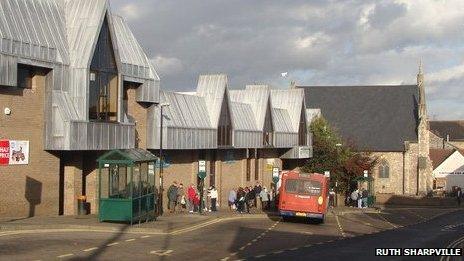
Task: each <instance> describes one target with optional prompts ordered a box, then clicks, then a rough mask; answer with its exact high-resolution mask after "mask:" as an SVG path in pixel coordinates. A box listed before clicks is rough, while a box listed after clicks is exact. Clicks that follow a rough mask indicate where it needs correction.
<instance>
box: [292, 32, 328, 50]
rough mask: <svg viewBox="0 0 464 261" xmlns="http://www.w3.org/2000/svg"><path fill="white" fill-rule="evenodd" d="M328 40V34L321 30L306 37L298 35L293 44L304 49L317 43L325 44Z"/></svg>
mask: <svg viewBox="0 0 464 261" xmlns="http://www.w3.org/2000/svg"><path fill="white" fill-rule="evenodd" d="M329 41H330V36H328V35H326V34H325V33H323V32H317V33H315V34H313V35H310V36H306V37H299V38H298V39H297V40H296V41H295V46H296V47H297V48H299V49H306V48H310V47H313V46H315V45H318V44H327V43H328V42H329Z"/></svg>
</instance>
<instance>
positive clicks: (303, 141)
mask: <svg viewBox="0 0 464 261" xmlns="http://www.w3.org/2000/svg"><path fill="white" fill-rule="evenodd" d="M298 145H300V146H306V145H308V140H307V129H306V117H305V111H304V108H303V109H302V111H301V116H300V124H299V127H298Z"/></svg>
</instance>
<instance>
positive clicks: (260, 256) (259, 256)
mask: <svg viewBox="0 0 464 261" xmlns="http://www.w3.org/2000/svg"><path fill="white" fill-rule="evenodd" d="M265 256H266V255H258V256H255V258H262V257H265Z"/></svg>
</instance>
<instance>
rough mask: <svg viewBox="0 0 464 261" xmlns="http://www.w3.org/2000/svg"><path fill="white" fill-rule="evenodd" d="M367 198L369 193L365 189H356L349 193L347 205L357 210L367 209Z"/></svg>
mask: <svg viewBox="0 0 464 261" xmlns="http://www.w3.org/2000/svg"><path fill="white" fill-rule="evenodd" d="M368 197H369V192H368V191H367V189H365V188H362V187H361V188H360V189H359V188H358V189H355V190H353V192H351V194H350V196H348V197H347V203H348V205H349V206H352V207H358V208H367V207H368V205H367V198H368Z"/></svg>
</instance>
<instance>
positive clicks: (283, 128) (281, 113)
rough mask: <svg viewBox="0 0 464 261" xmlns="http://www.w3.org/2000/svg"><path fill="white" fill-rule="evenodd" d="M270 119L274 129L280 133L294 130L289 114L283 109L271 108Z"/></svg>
mask: <svg viewBox="0 0 464 261" xmlns="http://www.w3.org/2000/svg"><path fill="white" fill-rule="evenodd" d="M272 119H273V121H274V131H275V132H282V133H291V132H294V131H293V129H292V122H291V121H290V115H289V114H288V111H287V110H285V109H279V108H272Z"/></svg>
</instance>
